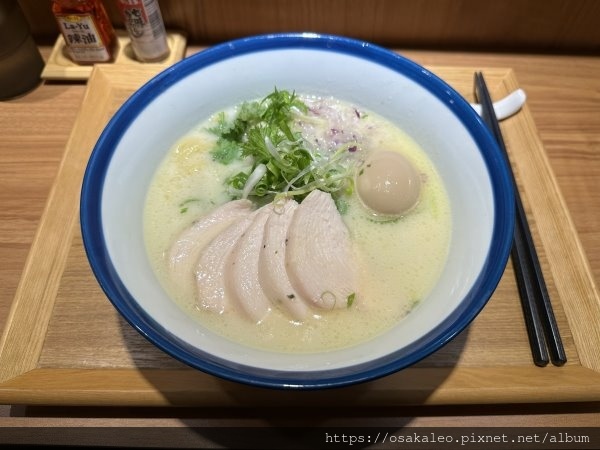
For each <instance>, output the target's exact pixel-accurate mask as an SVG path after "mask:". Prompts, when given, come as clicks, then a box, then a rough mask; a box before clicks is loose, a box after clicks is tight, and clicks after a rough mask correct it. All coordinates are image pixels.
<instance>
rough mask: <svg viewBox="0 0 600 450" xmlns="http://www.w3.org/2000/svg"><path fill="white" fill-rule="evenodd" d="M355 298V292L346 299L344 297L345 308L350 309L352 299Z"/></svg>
mask: <svg viewBox="0 0 600 450" xmlns="http://www.w3.org/2000/svg"><path fill="white" fill-rule="evenodd" d="M355 298H356V292H353V293H352V294H350V295H349V296H348V297H346V306H347V307H348V308H350V307H351V306H352V304H353V303H354V299H355Z"/></svg>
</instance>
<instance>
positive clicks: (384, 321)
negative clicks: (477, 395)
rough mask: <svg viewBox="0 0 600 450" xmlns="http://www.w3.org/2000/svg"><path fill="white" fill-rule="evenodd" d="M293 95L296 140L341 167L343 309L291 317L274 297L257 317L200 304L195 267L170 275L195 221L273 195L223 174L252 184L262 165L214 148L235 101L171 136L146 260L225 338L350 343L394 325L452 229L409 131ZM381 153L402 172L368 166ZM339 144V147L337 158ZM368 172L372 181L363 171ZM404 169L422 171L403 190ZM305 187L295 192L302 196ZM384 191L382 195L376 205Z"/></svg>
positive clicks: (307, 347)
mask: <svg viewBox="0 0 600 450" xmlns="http://www.w3.org/2000/svg"><path fill="white" fill-rule="evenodd" d="M298 100H300V101H301V102H302V103H303V104H304V105H305V106H306V109H303V110H302V111H297V110H296V109H295V108H292V112H293V118H292V121H291V122H290V127H291V131H292V132H293V133H294V136H295V137H298V136H302V140H303V142H302V145H303V146H305V147H308V149H309V151H310V152H319V155H320V156H319V158H322V157H323V155H325V156H324V158H325V160H327V161H329V160H333V159H335V158H340V159H339V161H340V164H341V166H340V167H343V170H345V171H346V172H344V174H343V175H344V176H345V177H346V178H345V179H344V180H343V182H344V183H345V184H344V185H343V188H342V189H341V190H340V191H339V192H336V193H334V194H331V195H332V197H334V199H335V204H336V205H337V209H338V211H339V216H340V217H341V219H342V221H343V224H344V225H345V227H346V228H347V233H348V237H349V242H350V246H351V255H352V261H351V263H352V264H353V265H354V267H355V268H356V274H355V278H356V279H355V286H356V288H355V289H354V288H353V291H352V293H351V294H350V295H347V296H346V295H344V296H345V297H347V298H345V299H344V302H345V303H344V305H343V307H336V308H323V307H319V306H315V305H314V304H310V303H309V304H308V307H307V310H308V314H307V315H306V316H303V317H302V318H301V319H298V317H293V316H291V315H290V314H289V312H288V311H286V310H284V309H282V308H280V307H278V305H277V303H276V302H273V304H272V307H269V311H268V314H266V315H265V316H264V317H262V316H261V319H260V320H259V321H257V320H253V319H252V318H249V317H248V315H247V314H245V312H244V311H243V308H239V307H236V304H235V302H232V301H229V302H228V307H227V308H225V309H223V310H219V311H213V310H210V309H207V308H205V307H203V306H202V302H201V301H199V299H198V288H197V279H196V277H195V276H194V275H190V276H187V277H184V278H183V279H174V278H173V277H172V275H171V274H170V271H169V267H168V262H167V258H166V255H167V253H168V252H169V249H170V247H171V246H172V245H173V242H174V240H176V239H177V237H178V236H180V234H181V233H182V231H183V230H185V229H186V228H188V227H190V225H191V224H192V223H194V222H195V221H197V220H198V219H199V218H202V217H205V216H206V215H207V214H209V213H210V212H211V211H214V210H215V209H216V208H218V207H219V206H221V205H224V204H225V203H227V202H229V201H231V200H232V199H233V198H239V197H240V196H244V195H246V194H247V198H248V199H249V200H251V201H252V202H253V203H254V204H256V207H257V208H258V207H260V206H261V205H263V204H268V203H269V202H271V201H272V200H273V197H274V194H268V195H265V196H264V197H260V198H259V197H256V196H255V195H253V193H252V192H254V191H251V193H250V194H248V193H247V192H246V193H244V192H240V191H243V189H239V187H240V186H238V187H237V188H233V189H232V182H231V180H232V177H235V176H236V175H237V174H239V173H245V174H246V175H248V176H247V177H245V176H244V177H242V178H244V179H246V178H247V179H246V185H247V184H248V183H253V181H250V180H251V178H252V173H254V175H255V178H257V177H258V176H259V175H260V174H261V173H262V172H261V170H260V169H261V168H259V169H256V168H254V167H253V161H252V160H253V157H252V156H244V155H238V157H236V158H233V159H232V160H231V161H228V162H227V163H226V164H225V163H223V162H222V161H220V160H218V158H216V156H215V147H216V146H217V141H218V139H219V136H218V135H217V134H216V133H215V128H218V126H219V124H220V125H222V124H223V123H225V122H227V121H229V122H230V121H231V120H232V118H233V117H236V114H239V111H240V105H237V106H232V107H231V108H230V109H229V110H227V111H224V112H217V113H215V115H213V116H212V117H210V118H209V119H208V120H206V121H204V122H202V123H199V124H198V125H197V126H196V127H194V129H192V130H190V131H189V133H187V134H186V135H185V136H183V137H182V138H181V139H180V140H179V141H178V142H176V143H175V144H174V145H173V147H172V148H171V149H170V151H169V152H168V153H167V155H166V157H165V159H164V161H163V162H162V164H161V165H160V167H159V168H158V170H157V172H156V174H155V176H154V179H153V181H152V183H151V186H150V188H149V191H148V195H147V200H146V205H145V213H144V214H145V216H144V238H145V242H146V246H147V251H148V256H149V259H150V261H151V264H152V267H153V269H154V271H155V273H156V275H157V277H158V278H159V280H160V281H161V283H162V285H163V286H164V289H165V290H166V292H167V293H168V294H169V296H170V297H171V298H172V299H173V301H174V302H176V303H177V304H178V305H179V306H180V307H181V308H182V309H183V310H184V311H185V312H186V313H187V314H188V315H189V316H191V317H193V318H194V319H195V320H197V321H198V322H199V323H200V324H202V325H203V326H205V327H207V328H209V329H210V330H212V331H214V332H215V333H218V334H220V335H222V336H224V337H226V338H228V339H231V340H233V341H236V342H239V343H243V344H245V345H249V346H252V347H256V348H260V349H266V350H270V351H277V352H287V353H307V352H322V351H328V350H333V349H339V348H343V347H348V346H352V345H356V344H358V343H361V342H364V341H366V340H369V339H371V338H373V337H375V336H377V335H379V334H381V333H383V332H385V331H386V330H388V329H390V328H391V327H393V326H395V325H398V324H400V326H401V321H402V319H403V318H404V317H405V316H406V315H407V314H410V311H411V310H412V309H413V308H415V307H417V305H418V304H419V303H420V302H421V301H422V300H423V299H425V298H426V296H427V294H428V293H429V291H430V290H431V289H432V287H433V286H434V284H435V283H436V281H437V279H438V277H439V275H440V273H441V271H442V268H443V266H444V264H445V262H446V258H447V253H448V247H449V240H450V235H451V210H450V204H449V200H448V197H447V194H446V191H445V188H444V185H443V182H442V180H441V179H440V177H439V175H438V173H437V171H436V169H435V167H434V166H433V165H432V162H431V161H430V160H429V158H428V157H427V155H426V153H425V152H424V151H423V150H422V149H421V148H420V147H419V145H418V144H417V143H416V142H414V141H413V140H412V139H411V138H410V137H409V136H408V135H407V134H406V133H405V132H403V131H402V130H401V129H400V128H398V126H396V125H394V124H392V123H390V122H389V121H387V120H386V119H384V118H383V117H380V116H378V115H377V114H375V113H373V112H372V111H365V110H364V109H362V108H360V107H359V106H357V105H353V104H350V103H347V102H345V101H342V100H339V99H335V98H321V97H314V96H310V95H300V94H299V95H298ZM229 122H228V123H229ZM244 139H245V138H244ZM271 144H272V143H270V142H267V147H268V148H269V149H270V151H271V152H273V151H275V152H277V151H279V150H278V148H277V146H276V145H274V146H273V145H271ZM273 149H275V150H273ZM336 152H337V153H336ZM379 152H387V153H386V154H387V155H388V156H389V155H390V153H391V154H392V156H394V155H399V158H400V157H401V161H400V162H401V163H402V164H404V161H406V162H407V163H408V164H404V166H403V167H409V168H410V170H409V171H408V172H406V171H405V170H404V169H400V172H399V173H398V174H394V173H393V171H394V170H395V169H394V163H390V164H388V163H387V162H386V161H384V162H383V163H379V164H380V166H382V167H383V168H384V169H386V168H390V169H389V171H388V172H390V173H391V175H390V174H389V173H388V174H384V175H380V174H379V173H375V174H372V173H371V172H369V170H371V169H373V170H374V168H375V165H376V164H377V163H376V161H378V159H377V158H378V157H379V155H381V154H382V153H379ZM335 154H337V155H338V156H335V157H333V156H332V155H335ZM339 155H341V156H339ZM274 157H275V158H276V157H278V155H277V154H275V155H274ZM328 158H329V159H328ZM391 160H394V158H392V159H391ZM314 164H317V163H316V162H315V163H314ZM319 164H320V162H319ZM267 165H268V164H267ZM311 167H312V166H311ZM264 170H267V169H264ZM369 173H371V175H370V177H371V179H368V178H363V179H361V177H363V176H364V177H366V176H368V175H369ZM407 173H408V175H407ZM411 174H416V177H417V178H418V180H414V179H413V180H411V183H410V185H411V186H413V187H414V186H415V183H416V186H417V187H416V189H417V190H416V191H415V190H413V191H412V193H409V194H406V195H405V194H404V192H406V189H405V188H404V187H403V185H402V183H401V182H396V181H397V180H396V179H395V178H394V177H395V176H396V175H397V177H398V178H402V177H404V178H406V177H411V176H412V177H413V178H414V177H415V175H411ZM301 175H302V174H301ZM382 177H383V178H382ZM363 180H366V182H365V181H363ZM373 180H376V181H373ZM382 180H383V181H382ZM287 181H293V180H287ZM400 181H402V180H400ZM379 182H381V183H380V185H377V186H376V184H377V183H379ZM335 183H337V181H335ZM292 184H294V183H292ZM308 186H309V188H310V187H311V186H312V185H310V184H309V185H308ZM365 186H366V187H365ZM390 186H391V188H390V189H391V190H390V189H388V188H389V187H390ZM394 186H395V187H394ZM357 187H358V188H359V189H362V192H363V193H364V195H363V194H361V191H359V189H357ZM292 189H293V188H292ZM323 189H327V187H323ZM394 189H396V190H394ZM366 191H368V193H367V192H366ZM288 193H289V192H288ZM381 193H382V194H381ZM380 194H381V195H382V196H383V197H380ZM305 195H306V193H304V194H303V195H297V196H296V197H295V198H296V199H297V200H302V199H303V198H304V196H305ZM386 196H387V197H386ZM280 197H281V196H280ZM280 197H278V198H280ZM382 198H383V202H387V203H384V204H383V206H380V205H381V202H380V201H379V200H381V199H382ZM373 199H374V200H373ZM396 199H397V203H396ZM389 204H391V206H390V205H389ZM398 205H399V206H398ZM388 206H390V207H389V208H388ZM371 208H376V209H371ZM377 208H380V209H377ZM315 238H317V237H316V236H311V235H310V234H308V235H306V236H303V237H302V239H306V240H307V241H308V240H313V239H315ZM224 295H225V296H227V295H228V294H227V292H225V294H224ZM338 306H339V303H338Z"/></svg>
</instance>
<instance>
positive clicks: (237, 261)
mask: <svg viewBox="0 0 600 450" xmlns="http://www.w3.org/2000/svg"><path fill="white" fill-rule="evenodd" d="M272 210H273V205H272V204H268V205H265V206H263V207H262V208H260V209H259V210H257V211H256V213H254V214H253V215H252V216H253V220H252V223H250V225H249V226H248V227H247V228H246V230H245V231H244V232H243V233H242V235H241V236H240V237H239V238H238V239H237V241H236V242H235V244H234V245H233V248H232V250H231V252H230V253H229V255H228V257H227V262H226V265H225V272H224V275H225V290H226V293H227V295H229V296H230V297H231V300H232V301H235V302H236V304H237V305H239V306H241V308H242V309H243V310H244V311H245V312H246V314H247V315H248V316H249V317H250V319H252V320H253V321H254V322H256V323H260V322H262V321H263V319H264V318H265V317H266V316H267V315H268V314H269V312H270V311H271V302H270V301H269V299H268V298H267V296H266V295H265V292H264V291H263V289H262V287H261V285H260V281H259V279H258V267H259V255H260V249H261V247H262V245H263V235H264V233H265V223H266V222H267V219H268V218H269V214H270V213H271V211H272Z"/></svg>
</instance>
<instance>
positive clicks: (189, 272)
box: [166, 199, 253, 284]
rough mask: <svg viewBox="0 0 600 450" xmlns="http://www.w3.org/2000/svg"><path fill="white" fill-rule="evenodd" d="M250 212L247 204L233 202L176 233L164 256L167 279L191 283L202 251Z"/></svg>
mask: <svg viewBox="0 0 600 450" xmlns="http://www.w3.org/2000/svg"><path fill="white" fill-rule="evenodd" d="M252 210H253V204H252V202H251V201H250V200H245V199H244V200H233V201H230V202H227V203H224V204H223V205H221V206H219V207H217V208H216V209H214V210H213V211H211V212H209V213H208V214H206V215H204V216H203V217H200V218H199V219H197V220H194V221H193V222H192V223H191V224H190V225H189V226H188V227H187V228H185V229H184V230H183V231H182V232H181V233H179V235H178V236H177V237H176V238H175V240H174V241H173V243H172V244H171V246H170V247H169V249H168V251H167V253H166V258H167V266H168V268H169V273H170V278H171V279H172V280H173V281H174V282H175V283H176V284H180V283H186V282H189V281H188V280H191V279H193V276H194V269H195V267H196V263H197V262H198V257H199V255H200V252H201V251H202V249H203V248H204V247H205V246H206V245H207V244H208V243H209V242H210V241H211V240H212V239H213V238H214V237H215V236H216V235H217V234H219V233H220V232H221V231H223V230H224V229H225V228H226V227H227V226H229V225H231V224H232V223H233V222H234V221H236V220H238V219H240V218H242V217H244V216H247V215H249V214H250V213H251V212H252Z"/></svg>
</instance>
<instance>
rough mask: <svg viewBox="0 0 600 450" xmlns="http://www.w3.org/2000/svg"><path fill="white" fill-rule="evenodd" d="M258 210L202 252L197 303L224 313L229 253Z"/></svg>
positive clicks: (211, 242) (199, 262) (233, 224)
mask: <svg viewBox="0 0 600 450" xmlns="http://www.w3.org/2000/svg"><path fill="white" fill-rule="evenodd" d="M258 211H260V210H257V211H254V212H252V213H250V214H248V215H245V216H242V217H241V218H238V219H236V220H234V221H233V223H232V224H230V225H229V226H228V227H227V228H225V229H224V230H223V231H221V232H220V233H219V234H217V235H216V236H215V237H214V238H213V239H212V240H211V241H210V242H209V243H208V244H207V245H206V246H205V247H204V248H203V249H202V250H201V252H200V256H199V257H198V261H197V264H196V273H195V275H196V294H197V298H196V304H197V305H198V306H199V307H201V308H203V309H207V310H210V311H214V312H217V313H219V314H220V313H223V312H224V311H225V309H226V307H227V295H226V286H225V270H226V265H227V259H228V257H229V254H230V253H231V251H232V250H233V247H234V246H235V244H236V242H237V241H238V239H239V238H240V237H241V236H242V234H244V232H245V231H246V230H247V229H248V227H249V226H250V224H251V223H252V221H253V220H254V217H255V216H256V214H257V213H258Z"/></svg>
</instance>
